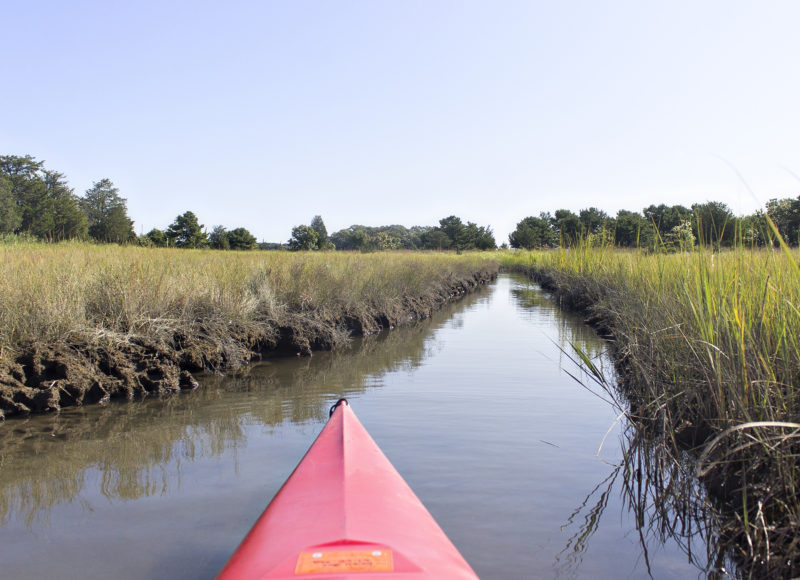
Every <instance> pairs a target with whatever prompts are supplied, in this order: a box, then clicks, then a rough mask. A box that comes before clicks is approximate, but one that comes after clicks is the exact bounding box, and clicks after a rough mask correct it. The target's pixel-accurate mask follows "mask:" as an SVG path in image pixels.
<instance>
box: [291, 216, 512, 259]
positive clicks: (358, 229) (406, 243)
mask: <svg viewBox="0 0 800 580" xmlns="http://www.w3.org/2000/svg"><path fill="white" fill-rule="evenodd" d="M287 247H288V249H290V250H332V249H336V250H357V251H361V252H377V251H383V250H456V251H458V252H461V251H467V250H494V249H495V248H496V247H497V244H496V242H495V239H494V234H493V233H492V229H491V228H490V227H488V226H479V225H477V224H475V223H473V222H470V221H468V222H466V223H464V222H463V221H461V218H459V217H457V216H454V215H451V216H448V217H446V218H442V219H440V220H439V225H438V226H412V227H410V228H406V227H405V226H401V225H397V224H395V225H390V226H379V227H373V226H363V225H352V226H350V227H349V228H345V229H342V230H339V231H338V232H334V233H333V234H331V235H330V236H329V235H328V232H327V229H326V228H325V223H324V222H323V220H322V217H321V216H314V219H312V220H311V224H310V225H300V226H296V227H294V228H293V229H292V237H291V238H290V239H289V242H288V245H287Z"/></svg>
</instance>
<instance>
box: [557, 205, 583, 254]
mask: <svg viewBox="0 0 800 580" xmlns="http://www.w3.org/2000/svg"><path fill="white" fill-rule="evenodd" d="M553 226H554V227H555V230H556V233H557V234H558V237H559V239H560V241H561V244H562V245H565V246H571V245H573V244H575V242H577V241H578V240H579V239H580V237H581V234H582V233H583V224H582V223H581V218H579V217H578V216H577V215H576V214H574V213H572V212H571V211H569V210H568V209H559V210H556V213H555V214H554V216H553Z"/></svg>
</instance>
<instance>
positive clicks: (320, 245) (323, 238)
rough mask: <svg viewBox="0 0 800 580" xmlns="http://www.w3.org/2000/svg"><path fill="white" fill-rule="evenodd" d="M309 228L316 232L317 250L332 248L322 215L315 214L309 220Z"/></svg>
mask: <svg viewBox="0 0 800 580" xmlns="http://www.w3.org/2000/svg"><path fill="white" fill-rule="evenodd" d="M311 229H312V230H314V231H315V232H317V248H316V249H318V250H332V249H334V244H333V242H331V241H330V240H329V239H328V228H326V227H325V222H324V221H322V216H319V215H315V216H314V218H313V219H312V220H311Z"/></svg>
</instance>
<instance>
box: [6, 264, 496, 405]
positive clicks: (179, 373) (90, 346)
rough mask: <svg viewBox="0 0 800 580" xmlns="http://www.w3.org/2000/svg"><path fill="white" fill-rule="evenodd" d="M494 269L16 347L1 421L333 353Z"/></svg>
mask: <svg viewBox="0 0 800 580" xmlns="http://www.w3.org/2000/svg"><path fill="white" fill-rule="evenodd" d="M496 275H497V271H496V268H484V269H481V270H479V271H476V272H473V273H471V274H469V275H464V276H460V277H457V278H448V279H447V280H445V281H443V283H441V284H440V285H439V286H438V287H437V289H435V290H431V291H430V292H429V293H428V294H425V295H422V296H404V297H403V298H402V299H401V300H398V301H396V302H395V303H392V304H390V305H389V306H383V307H380V308H376V307H372V306H370V305H369V304H368V303H365V304H363V305H361V306H359V307H358V309H351V310H349V311H344V310H342V311H339V312H331V311H330V310H327V311H324V312H322V311H319V310H315V309H313V308H298V309H296V310H294V311H291V312H287V313H286V314H285V315H284V316H283V317H282V320H281V322H280V323H277V322H275V321H269V320H268V321H265V322H260V323H255V324H251V325H248V326H247V327H243V326H242V325H236V324H232V323H229V324H223V323H220V322H218V321H214V322H207V321H203V320H195V321H193V322H192V323H191V324H190V325H187V326H184V327H182V328H178V329H170V330H169V331H168V332H160V333H153V334H147V335H142V334H125V335H123V334H118V333H111V332H101V331H98V332H97V333H96V334H94V335H91V336H86V335H80V334H77V333H76V335H75V337H74V338H71V339H70V340H68V341H64V342H61V343H59V344H28V345H21V347H20V348H19V349H18V352H19V353H21V354H18V355H16V356H14V357H13V358H11V360H10V361H8V362H6V363H4V364H3V365H2V367H0V418H3V417H9V416H13V415H18V414H28V413H40V412H47V411H56V410H58V409H60V408H61V407H66V406H70V405H83V404H90V403H101V402H104V401H107V400H109V399H110V398H129V399H133V398H136V397H141V396H144V395H148V394H165V393H171V392H176V391H179V390H181V389H192V388H195V387H197V381H196V380H195V379H194V378H193V376H192V373H193V372H198V371H204V370H215V371H221V372H227V371H235V370H236V369H238V368H240V367H242V366H243V365H245V364H247V363H248V362H250V361H251V360H254V359H259V358H262V357H265V356H277V355H290V356H309V355H310V354H311V352H312V351H313V350H325V349H332V348H336V347H337V346H340V345H342V344H344V343H345V342H346V341H347V339H348V337H349V336H351V335H363V334H368V333H374V332H379V331H380V330H383V329H386V328H391V327H393V326H398V325H404V324H410V323H413V322H414V321H416V320H420V319H424V318H427V317H429V316H430V315H431V314H432V313H433V312H434V311H435V310H437V309H438V308H440V307H441V306H442V305H444V304H445V303H447V302H449V301H451V300H454V299H457V298H458V297H460V296H462V295H464V294H466V293H468V292H471V291H473V290H475V289H477V288H479V287H480V286H481V285H483V284H486V283H488V282H490V281H491V280H493V279H494V278H495V277H496Z"/></svg>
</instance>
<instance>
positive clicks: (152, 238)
mask: <svg viewBox="0 0 800 580" xmlns="http://www.w3.org/2000/svg"><path fill="white" fill-rule="evenodd" d="M144 237H145V238H147V240H148V242H147V243H149V245H153V246H156V247H157V248H163V247H165V246H166V245H167V234H165V233H164V232H163V231H162V230H159V229H158V228H153V229H152V230H150V231H149V232H147V233H146V234H145V235H144Z"/></svg>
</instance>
